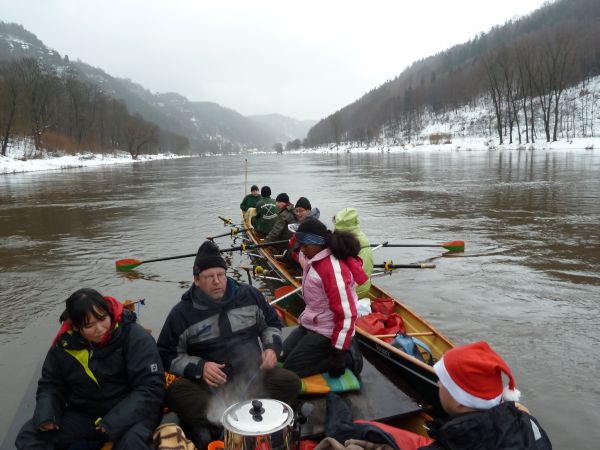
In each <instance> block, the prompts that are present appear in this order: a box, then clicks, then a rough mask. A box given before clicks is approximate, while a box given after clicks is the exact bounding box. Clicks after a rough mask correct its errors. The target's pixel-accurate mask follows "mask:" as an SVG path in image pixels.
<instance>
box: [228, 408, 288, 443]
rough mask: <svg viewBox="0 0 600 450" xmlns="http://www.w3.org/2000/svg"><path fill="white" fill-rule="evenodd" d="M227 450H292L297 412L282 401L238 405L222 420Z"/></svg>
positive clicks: (230, 409)
mask: <svg viewBox="0 0 600 450" xmlns="http://www.w3.org/2000/svg"><path fill="white" fill-rule="evenodd" d="M221 423H222V424H223V427H224V428H225V450H269V449H277V450H279V449H282V450H291V449H292V438H293V423H294V411H293V410H292V408H291V407H290V406H288V405H286V404H285V403H283V402H280V401H279V400H273V399H257V400H247V401H244V402H240V403H236V404H235V405H233V406H230V407H229V408H227V409H226V410H225V412H224V413H223V416H222V417H221Z"/></svg>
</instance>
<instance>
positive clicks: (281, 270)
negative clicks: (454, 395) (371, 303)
mask: <svg viewBox="0 0 600 450" xmlns="http://www.w3.org/2000/svg"><path fill="white" fill-rule="evenodd" d="M240 212H241V214H242V221H243V223H244V224H245V225H246V228H247V234H248V236H249V238H250V239H251V240H252V242H253V243H254V244H260V243H262V242H261V239H260V237H259V236H258V233H257V232H256V231H255V230H254V228H253V227H252V226H251V225H250V224H248V223H247V222H246V220H245V217H244V212H243V211H240ZM256 250H258V251H259V252H260V253H261V254H262V255H263V257H264V258H265V259H266V260H267V261H268V262H269V265H271V266H272V268H273V269H274V270H275V271H277V273H278V274H279V275H280V276H282V277H283V278H285V279H286V280H287V281H288V282H289V283H291V284H292V285H293V286H294V287H295V288H298V287H301V286H302V283H301V282H300V281H299V280H297V279H296V278H295V277H294V276H292V274H291V273H290V272H289V271H288V269H287V267H286V266H285V265H284V264H283V263H282V262H280V261H279V260H277V259H276V258H275V257H274V256H273V254H272V253H271V251H270V250H269V249H268V247H259V248H257V249H256ZM373 291H377V292H378V293H381V294H383V296H385V297H388V298H391V299H392V300H393V301H394V311H396V312H398V311H397V310H398V309H400V312H398V313H399V314H400V315H401V316H402V313H404V312H405V313H407V314H409V315H410V316H411V317H412V318H413V319H415V320H417V321H418V322H420V323H421V324H423V325H424V327H423V328H426V329H427V330H428V331H432V332H433V333H434V334H433V336H432V337H435V338H438V339H440V340H441V342H442V343H443V344H445V346H446V347H447V350H450V349H451V348H453V347H454V344H453V343H452V341H450V339H449V338H448V337H446V336H445V335H444V334H443V333H441V332H440V331H439V330H438V329H437V328H435V327H434V326H433V325H431V324H430V323H429V322H428V321H427V320H425V319H424V318H422V317H421V316H420V315H418V314H417V313H415V312H414V311H413V310H412V309H410V308H409V307H408V306H406V304H404V303H403V302H401V301H400V300H398V299H397V298H396V297H394V296H392V295H390V294H389V293H388V292H387V291H385V290H384V289H382V288H380V287H378V286H376V285H375V284H371V288H370V289H369V296H370V297H371V298H378V296H374V294H373ZM298 295H299V296H302V294H301V293H298ZM276 307H277V305H276ZM278 309H279V310H284V309H283V308H280V307H278ZM356 331H357V332H358V333H359V334H360V335H361V336H364V337H365V338H367V339H368V340H370V341H372V342H373V343H374V344H375V345H380V346H382V347H383V348H385V349H386V350H388V351H391V352H393V353H394V354H395V355H397V356H399V357H401V358H403V359H406V360H408V361H410V362H411V363H412V364H415V365H417V366H419V367H420V368H421V369H423V370H426V371H427V372H429V373H431V374H432V375H433V376H434V377H435V378H437V375H435V372H434V370H433V367H432V366H430V365H429V364H427V363H425V362H423V361H421V360H419V359H418V358H415V357H414V356H412V355H409V354H408V353H405V352H403V351H402V350H400V349H398V348H396V347H394V346H392V345H391V344H389V343H387V342H385V341H384V340H383V339H381V338H378V337H376V336H374V335H373V334H371V333H369V332H367V331H365V330H363V329H361V328H360V327H358V326H357V327H356ZM447 350H446V351H447ZM380 353H381V352H380ZM442 354H443V352H442ZM440 357H441V356H440ZM438 359H439V358H438Z"/></svg>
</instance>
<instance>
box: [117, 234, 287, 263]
mask: <svg viewBox="0 0 600 450" xmlns="http://www.w3.org/2000/svg"><path fill="white" fill-rule="evenodd" d="M287 242H288V241H287V240H284V241H274V242H265V243H262V244H242V245H238V246H237V247H231V248H224V249H221V250H220V252H221V253H223V252H235V251H237V250H241V251H246V250H253V249H255V248H259V247H269V246H272V245H278V244H287ZM193 256H196V253H188V254H187V255H177V256H167V257H166V258H156V259H147V260H145V261H139V260H136V259H121V260H119V261H117V262H116V265H117V270H120V271H128V270H132V269H135V268H136V267H137V266H139V265H141V264H146V263H150V262H158V261H169V260H172V259H182V258H191V257H193Z"/></svg>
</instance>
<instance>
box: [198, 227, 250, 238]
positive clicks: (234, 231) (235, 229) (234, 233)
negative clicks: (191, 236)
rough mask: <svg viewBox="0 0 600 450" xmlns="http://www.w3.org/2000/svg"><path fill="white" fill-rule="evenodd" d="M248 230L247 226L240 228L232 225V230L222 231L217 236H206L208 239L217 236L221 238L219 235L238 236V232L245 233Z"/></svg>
mask: <svg viewBox="0 0 600 450" xmlns="http://www.w3.org/2000/svg"><path fill="white" fill-rule="evenodd" d="M246 231H248V230H247V229H246V228H238V227H232V228H231V230H229V231H228V232H227V233H222V234H217V235H216V236H206V239H208V240H209V241H213V240H214V239H215V238H219V237H223V236H231V237H233V236H237V235H238V233H245V232H246Z"/></svg>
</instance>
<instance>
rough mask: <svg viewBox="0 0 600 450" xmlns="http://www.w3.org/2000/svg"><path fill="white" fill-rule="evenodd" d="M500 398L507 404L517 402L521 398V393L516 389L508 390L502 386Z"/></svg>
mask: <svg viewBox="0 0 600 450" xmlns="http://www.w3.org/2000/svg"><path fill="white" fill-rule="evenodd" d="M502 398H503V399H504V400H506V401H507V402H518V401H519V398H521V391H519V390H518V389H516V388H515V389H509V388H508V386H504V390H503V391H502Z"/></svg>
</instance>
